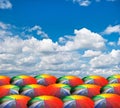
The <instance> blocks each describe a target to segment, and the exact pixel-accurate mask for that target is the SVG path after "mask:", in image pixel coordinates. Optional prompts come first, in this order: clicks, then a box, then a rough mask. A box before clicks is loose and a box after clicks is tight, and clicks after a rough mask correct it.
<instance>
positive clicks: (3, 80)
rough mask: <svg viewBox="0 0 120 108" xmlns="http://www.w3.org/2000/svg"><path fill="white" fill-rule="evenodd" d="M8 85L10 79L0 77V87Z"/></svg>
mask: <svg viewBox="0 0 120 108" xmlns="http://www.w3.org/2000/svg"><path fill="white" fill-rule="evenodd" d="M6 84H10V77H8V76H0V86H1V85H6Z"/></svg>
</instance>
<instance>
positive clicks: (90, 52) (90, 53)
mask: <svg viewBox="0 0 120 108" xmlns="http://www.w3.org/2000/svg"><path fill="white" fill-rule="evenodd" d="M101 54H102V52H101V51H93V50H87V51H85V52H84V54H83V57H95V56H99V55H101Z"/></svg>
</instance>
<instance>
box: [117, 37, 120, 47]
mask: <svg viewBox="0 0 120 108" xmlns="http://www.w3.org/2000/svg"><path fill="white" fill-rule="evenodd" d="M117 44H118V45H120V37H119V39H118V43H117Z"/></svg>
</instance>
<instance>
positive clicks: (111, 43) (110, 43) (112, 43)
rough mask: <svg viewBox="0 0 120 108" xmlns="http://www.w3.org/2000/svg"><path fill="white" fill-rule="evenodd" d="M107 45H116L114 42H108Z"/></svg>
mask: <svg viewBox="0 0 120 108" xmlns="http://www.w3.org/2000/svg"><path fill="white" fill-rule="evenodd" d="M108 45H110V46H116V43H115V42H108Z"/></svg>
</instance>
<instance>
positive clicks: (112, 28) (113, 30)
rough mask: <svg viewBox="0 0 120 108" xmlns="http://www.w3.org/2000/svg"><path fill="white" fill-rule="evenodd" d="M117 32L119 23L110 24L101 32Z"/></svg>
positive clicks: (119, 29) (119, 27) (119, 26)
mask: <svg viewBox="0 0 120 108" xmlns="http://www.w3.org/2000/svg"><path fill="white" fill-rule="evenodd" d="M112 33H119V34H120V25H115V26H111V25H109V26H108V27H107V28H106V29H105V30H104V32H103V34H108V35H109V34H112Z"/></svg>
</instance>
